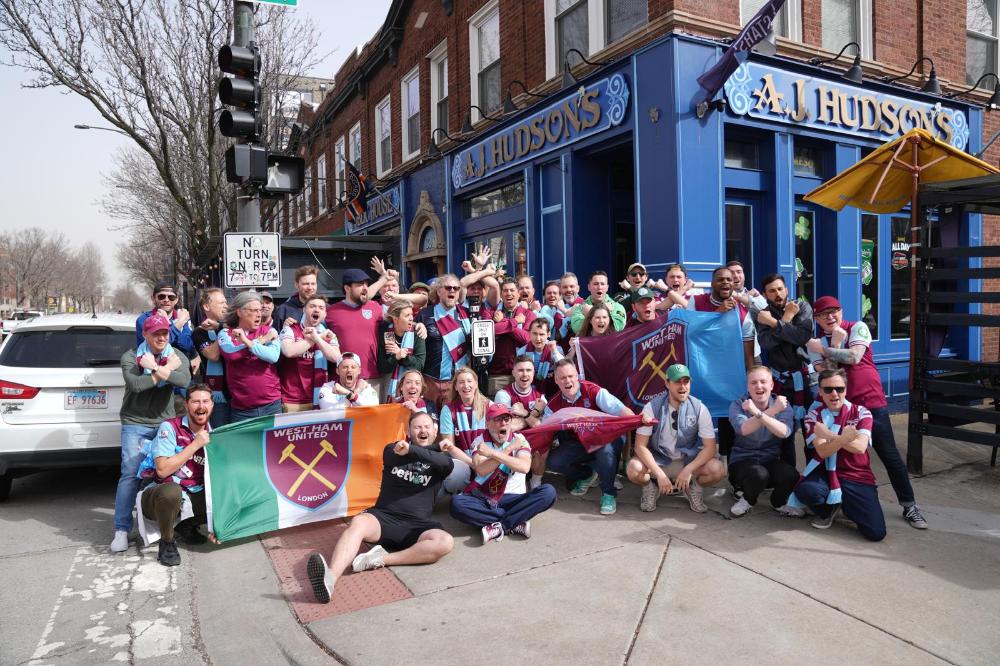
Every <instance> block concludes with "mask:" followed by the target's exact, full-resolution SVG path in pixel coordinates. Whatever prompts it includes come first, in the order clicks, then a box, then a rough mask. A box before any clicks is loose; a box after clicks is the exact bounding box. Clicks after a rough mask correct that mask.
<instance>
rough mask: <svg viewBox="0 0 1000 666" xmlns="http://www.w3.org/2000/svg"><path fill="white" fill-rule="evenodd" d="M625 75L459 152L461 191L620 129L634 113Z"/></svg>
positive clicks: (455, 166) (455, 177)
mask: <svg viewBox="0 0 1000 666" xmlns="http://www.w3.org/2000/svg"><path fill="white" fill-rule="evenodd" d="M628 98H629V89H628V81H627V80H626V79H625V75H624V74H614V75H612V76H610V77H608V78H606V79H601V80H600V81H597V82H596V83H592V84H590V85H589V86H580V87H579V88H576V89H574V90H573V93H572V94H570V95H567V96H565V97H563V98H562V99H560V100H558V101H556V102H553V103H552V104H550V105H549V106H547V107H545V108H543V109H540V110H538V111H536V112H534V113H533V114H531V116H529V117H527V118H525V119H524V120H522V121H521V122H519V123H517V124H515V125H510V126H508V127H505V128H504V129H502V130H500V131H499V132H497V133H496V134H493V135H491V136H488V137H486V138H485V139H482V140H481V141H478V142H476V143H474V144H472V145H471V146H469V147H468V148H464V149H462V150H460V151H458V152H457V153H455V155H454V157H453V158H452V159H453V162H452V167H451V179H452V184H453V185H454V186H455V189H456V190H458V189H461V188H463V187H466V186H467V185H471V184H472V183H475V182H477V181H479V180H482V179H483V178H486V177H488V176H492V175H493V174H494V173H497V172H499V171H501V170H502V169H506V168H508V167H511V166H514V165H515V164H521V163H522V162H527V161H528V160H531V159H534V158H535V157H538V156H539V155H544V154H545V153H548V152H550V151H552V150H555V149H556V148H561V147H563V146H567V145H569V144H571V143H573V142H575V141H579V140H580V139H583V138H586V137H588V136H592V135H594V134H597V133H598V132H601V131H603V130H606V129H608V128H609V127H615V126H617V125H620V124H621V122H622V121H623V120H624V119H625V112H626V110H627V109H628Z"/></svg>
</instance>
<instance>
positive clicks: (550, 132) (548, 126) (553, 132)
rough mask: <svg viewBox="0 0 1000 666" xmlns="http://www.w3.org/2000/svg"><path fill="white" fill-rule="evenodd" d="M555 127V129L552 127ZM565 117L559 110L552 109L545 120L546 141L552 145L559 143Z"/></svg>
mask: <svg viewBox="0 0 1000 666" xmlns="http://www.w3.org/2000/svg"><path fill="white" fill-rule="evenodd" d="M553 125H555V129H552V126H553ZM562 125H563V117H562V114H561V113H559V109H552V110H551V111H549V115H548V116H546V118H545V139H546V140H547V141H549V142H550V143H556V142H557V141H559V133H560V132H561V131H562Z"/></svg>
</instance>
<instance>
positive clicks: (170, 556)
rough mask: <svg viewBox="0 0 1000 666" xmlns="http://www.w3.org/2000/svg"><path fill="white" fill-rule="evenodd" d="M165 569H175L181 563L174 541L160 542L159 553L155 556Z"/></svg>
mask: <svg viewBox="0 0 1000 666" xmlns="http://www.w3.org/2000/svg"><path fill="white" fill-rule="evenodd" d="M156 559H157V560H159V562H160V564H162V565H163V566H165V567H176V566H177V565H178V564H180V563H181V554H180V553H178V552H177V542H176V541H160V552H159V554H158V555H157V556H156Z"/></svg>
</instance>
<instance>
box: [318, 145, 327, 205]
mask: <svg viewBox="0 0 1000 666" xmlns="http://www.w3.org/2000/svg"><path fill="white" fill-rule="evenodd" d="M328 194H329V188H328V187H327V186H326V152H323V153H321V154H320V156H319V157H318V158H317V159H316V215H322V214H323V213H325V212H326V209H327V205H326V198H327V195H328Z"/></svg>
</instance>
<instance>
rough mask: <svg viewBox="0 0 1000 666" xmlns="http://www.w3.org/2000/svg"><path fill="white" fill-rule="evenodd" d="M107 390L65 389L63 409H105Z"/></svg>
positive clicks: (106, 406)
mask: <svg viewBox="0 0 1000 666" xmlns="http://www.w3.org/2000/svg"><path fill="white" fill-rule="evenodd" d="M107 408H108V392H107V390H105V389H84V390H80V391H66V398H65V400H64V401H63V409H107Z"/></svg>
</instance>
